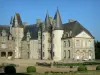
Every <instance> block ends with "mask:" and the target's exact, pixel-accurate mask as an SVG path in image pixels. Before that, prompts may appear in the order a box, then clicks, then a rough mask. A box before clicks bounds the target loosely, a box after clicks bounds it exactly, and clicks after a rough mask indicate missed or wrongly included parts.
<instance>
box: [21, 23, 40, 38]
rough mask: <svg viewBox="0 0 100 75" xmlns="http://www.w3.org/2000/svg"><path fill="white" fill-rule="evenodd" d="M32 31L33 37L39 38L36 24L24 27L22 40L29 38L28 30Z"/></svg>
mask: <svg viewBox="0 0 100 75" xmlns="http://www.w3.org/2000/svg"><path fill="white" fill-rule="evenodd" d="M28 31H29V32H30V36H31V39H37V38H38V28H37V27H36V24H33V25H27V26H25V27H24V37H23V39H22V40H26V39H27V32H28Z"/></svg>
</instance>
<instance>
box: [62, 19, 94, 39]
mask: <svg viewBox="0 0 100 75" xmlns="http://www.w3.org/2000/svg"><path fill="white" fill-rule="evenodd" d="M63 29H64V30H66V31H70V30H71V31H72V34H71V37H75V36H76V35H78V34H79V33H81V32H82V31H85V32H86V33H87V34H88V35H90V36H91V37H92V38H94V37H93V36H92V34H91V33H90V32H89V31H88V30H87V29H86V28H84V27H83V26H82V25H81V24H80V23H79V22H77V21H73V22H69V23H65V24H63Z"/></svg>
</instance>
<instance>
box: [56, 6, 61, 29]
mask: <svg viewBox="0 0 100 75" xmlns="http://www.w3.org/2000/svg"><path fill="white" fill-rule="evenodd" d="M54 20H55V22H56V26H55V29H62V21H61V17H60V13H59V10H58V7H57V11H56V14H55V16H54Z"/></svg>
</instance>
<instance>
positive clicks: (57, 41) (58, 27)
mask: <svg viewBox="0 0 100 75" xmlns="http://www.w3.org/2000/svg"><path fill="white" fill-rule="evenodd" d="M62 35H63V29H62V21H61V17H60V13H59V10H58V9H57V11H56V14H55V16H54V23H53V32H52V39H53V43H52V48H53V60H55V61H59V60H61V58H62V57H61V56H62V55H61V53H62V49H61V48H62V46H61V38H62Z"/></svg>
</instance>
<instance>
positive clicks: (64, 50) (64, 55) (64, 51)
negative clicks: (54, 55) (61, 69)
mask: <svg viewBox="0 0 100 75" xmlns="http://www.w3.org/2000/svg"><path fill="white" fill-rule="evenodd" d="M64 58H66V50H64Z"/></svg>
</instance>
